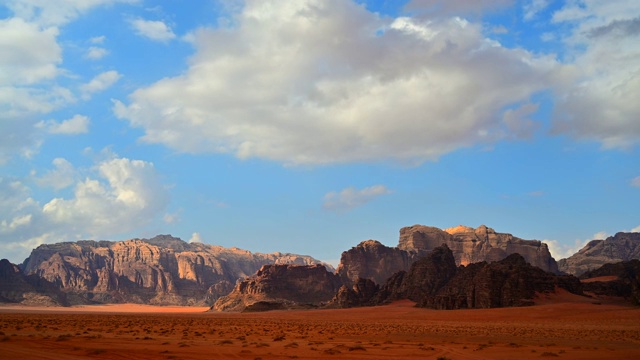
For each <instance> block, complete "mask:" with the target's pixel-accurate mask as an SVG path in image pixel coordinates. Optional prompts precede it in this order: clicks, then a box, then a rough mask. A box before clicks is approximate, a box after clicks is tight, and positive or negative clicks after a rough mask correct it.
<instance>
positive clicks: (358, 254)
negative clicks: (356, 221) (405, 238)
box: [336, 240, 419, 287]
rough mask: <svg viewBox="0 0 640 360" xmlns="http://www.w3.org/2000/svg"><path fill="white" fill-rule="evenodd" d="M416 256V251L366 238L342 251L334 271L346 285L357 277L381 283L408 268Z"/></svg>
mask: <svg viewBox="0 0 640 360" xmlns="http://www.w3.org/2000/svg"><path fill="white" fill-rule="evenodd" d="M418 257H419V253H418V252H416V251H405V250H400V249H398V248H394V247H388V246H385V245H383V244H381V243H380V242H378V241H375V240H367V241H363V242H361V243H360V244H358V245H357V246H355V247H352V248H351V249H349V250H347V251H344V252H343V253H342V256H341V258H340V265H338V269H337V270H336V272H337V273H338V275H339V276H340V279H341V280H342V282H343V283H344V284H345V285H347V286H348V287H349V286H351V285H353V284H355V283H356V282H357V281H358V280H359V279H370V280H372V281H373V282H375V283H376V284H382V283H384V282H385V281H386V280H387V278H388V277H389V276H391V275H393V274H394V273H396V272H398V271H401V270H408V269H409V267H410V266H411V264H412V263H413V262H414V261H415V260H417V259H418Z"/></svg>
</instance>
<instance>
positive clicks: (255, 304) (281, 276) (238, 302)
mask: <svg viewBox="0 0 640 360" xmlns="http://www.w3.org/2000/svg"><path fill="white" fill-rule="evenodd" d="M341 284H342V283H341V282H340V278H339V277H338V276H337V275H336V274H333V273H331V272H329V271H327V269H326V268H325V267H324V266H322V265H309V266H301V265H265V266H263V267H262V268H261V269H260V270H259V271H258V272H257V273H256V274H255V275H253V276H251V277H249V278H246V279H244V280H242V281H240V282H238V284H236V286H235V288H234V289H233V291H232V292H231V293H230V294H229V295H227V296H223V297H221V298H219V299H218V300H217V301H216V303H215V304H214V305H213V306H212V307H211V310H214V311H260V310H276V309H291V308H300V307H303V308H304V307H315V306H319V305H321V304H323V303H325V302H328V301H329V300H331V299H332V298H333V296H334V295H335V294H336V292H337V291H338V289H339V288H340V286H341Z"/></svg>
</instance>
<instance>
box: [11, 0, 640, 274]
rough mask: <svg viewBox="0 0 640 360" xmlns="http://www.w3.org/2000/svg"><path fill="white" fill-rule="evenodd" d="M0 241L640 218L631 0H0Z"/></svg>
mask: <svg viewBox="0 0 640 360" xmlns="http://www.w3.org/2000/svg"><path fill="white" fill-rule="evenodd" d="M0 17H1V20H0V54H1V55H0V110H1V111H0V257H3V258H8V259H10V260H11V261H13V262H16V263H19V262H22V261H23V260H24V259H25V258H26V257H27V256H28V255H29V252H30V250H31V249H32V248H34V247H36V246H37V245H39V244H42V243H53V242H60V241H75V240H78V239H108V240H124V239H128V238H133V237H152V236H154V235H156V234H172V235H174V236H179V237H181V238H183V239H184V240H190V241H202V242H205V243H209V244H217V245H222V246H227V247H231V246H236V247H240V248H244V249H248V250H251V251H258V252H274V251H281V252H295V253H301V254H308V255H312V256H314V257H317V258H319V259H323V260H327V261H331V262H333V263H334V264H335V263H336V262H337V260H338V259H339V258H340V254H341V252H342V251H344V250H347V249H349V248H350V247H352V246H355V245H356V244H357V243H359V242H360V241H362V240H366V239H377V240H380V241H381V242H383V243H385V244H387V245H391V246H393V245H396V244H397V239H398V231H399V229H400V228H401V227H403V226H410V225H413V224H425V225H431V226H436V227H439V228H448V227H453V226H456V225H459V224H463V225H467V226H473V227H477V226H479V225H481V224H486V225H487V226H490V227H493V228H494V229H496V230H497V231H499V232H508V233H512V234H514V235H516V236H518V237H522V238H525V239H538V240H544V241H546V242H547V243H548V244H549V246H550V249H551V250H552V253H553V254H554V256H555V257H556V258H557V259H559V258H562V257H566V256H567V255H570V254H572V253H573V252H575V251H576V250H577V249H579V248H580V247H581V246H583V245H584V243H585V242H586V241H588V240H591V239H594V238H603V237H606V236H608V235H613V234H615V233H616V232H618V231H640V216H639V215H640V211H639V210H638V206H637V204H638V203H640V157H639V155H640V154H639V151H638V145H639V143H640V102H638V101H637V99H639V98H640V41H639V37H640V8H639V7H638V6H637V5H636V4H634V2H633V1H625V0H617V1H606V2H603V1H592V0H584V1H578V0H571V1H550V0H526V1H512V0H500V1H488V0H482V1H470V0H450V1H437V0H409V1H382V0H380V1H356V2H354V1H348V0H305V1H295V2H292V1H275V0H274V1H269V0H260V1H257V0H256V1H234V0H224V1H223V0H220V1H213V0H207V1H204V0H203V1H188V2H174V1H149V0H90V1H89V0H66V1H56V2H43V1H38V0H1V1H0Z"/></svg>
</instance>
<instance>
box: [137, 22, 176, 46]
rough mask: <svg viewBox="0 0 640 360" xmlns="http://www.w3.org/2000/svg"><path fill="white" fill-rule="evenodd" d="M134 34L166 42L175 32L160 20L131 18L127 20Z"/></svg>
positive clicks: (173, 37) (172, 37) (174, 35)
mask: <svg viewBox="0 0 640 360" xmlns="http://www.w3.org/2000/svg"><path fill="white" fill-rule="evenodd" d="M129 22H130V23H131V26H132V27H133V29H134V30H135V31H136V34H138V35H139V36H142V37H146V38H149V39H151V40H154V41H161V42H166V41H169V40H172V39H175V37H176V34H174V33H173V31H172V30H171V28H170V27H169V26H168V25H167V24H165V23H164V22H162V21H154V20H144V19H140V18H138V19H132V20H130V21H129Z"/></svg>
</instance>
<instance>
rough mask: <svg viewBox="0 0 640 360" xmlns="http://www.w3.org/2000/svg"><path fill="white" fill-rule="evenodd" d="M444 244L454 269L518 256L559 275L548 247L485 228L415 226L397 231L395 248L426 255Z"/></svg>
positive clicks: (534, 241) (536, 241)
mask: <svg viewBox="0 0 640 360" xmlns="http://www.w3.org/2000/svg"><path fill="white" fill-rule="evenodd" d="M442 244H446V245H447V247H449V248H450V249H451V251H453V256H454V258H455V260H456V264H457V265H467V264H471V263H476V262H481V261H487V262H494V261H499V260H502V259H504V258H506V257H507V256H509V255H510V254H514V253H518V254H520V255H522V257H523V258H524V259H525V261H527V262H528V263H530V264H531V265H533V266H537V267H539V268H541V269H542V270H544V271H551V272H554V273H557V272H558V265H557V263H556V261H555V260H554V259H553V257H552V256H551V253H550V252H549V248H548V247H547V244H544V243H542V242H541V241H538V240H523V239H520V238H517V237H515V236H513V235H511V234H504V233H498V232H496V231H495V230H493V229H491V228H488V227H486V226H484V225H482V226H480V227H478V228H477V229H473V228H470V227H466V226H457V227H454V228H449V229H445V230H440V229H438V228H435V227H430V226H423V225H414V226H409V227H404V228H402V229H400V241H399V243H398V248H399V249H401V250H406V251H415V252H423V253H424V252H428V251H431V250H433V249H434V248H436V247H438V246H440V245H442Z"/></svg>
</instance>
